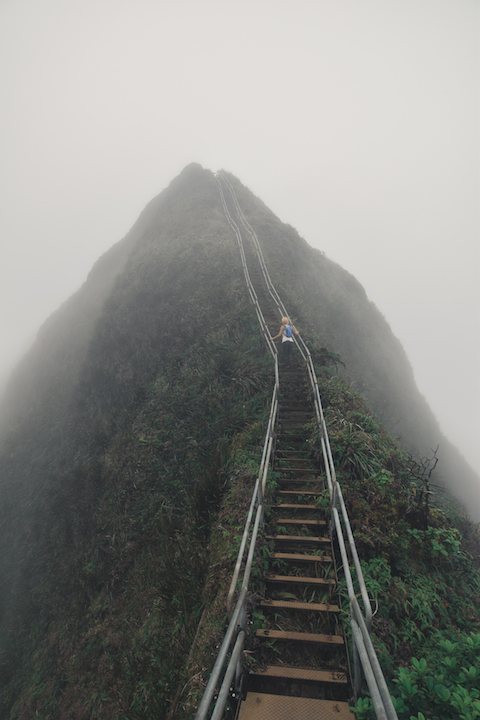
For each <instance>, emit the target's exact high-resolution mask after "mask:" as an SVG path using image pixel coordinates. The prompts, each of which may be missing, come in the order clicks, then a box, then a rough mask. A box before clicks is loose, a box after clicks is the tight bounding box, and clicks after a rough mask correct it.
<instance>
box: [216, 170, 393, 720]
mask: <svg viewBox="0 0 480 720" xmlns="http://www.w3.org/2000/svg"><path fill="white" fill-rule="evenodd" d="M217 176H220V178H221V179H222V180H223V182H224V183H225V184H226V186H227V187H228V189H229V191H230V194H231V197H232V200H233V202H234V205H235V209H236V211H237V214H238V217H239V218H240V221H241V222H242V224H243V226H244V227H245V229H246V230H247V232H248V233H249V235H250V237H251V238H252V242H253V245H254V247H255V249H256V252H257V257H258V260H259V263H260V267H261V270H262V274H263V277H264V280H265V284H266V286H267V289H268V291H269V293H270V296H271V297H272V300H273V302H274V303H275V305H276V306H277V308H278V310H279V312H280V314H281V315H282V316H286V317H288V312H287V310H286V308H285V306H284V304H283V302H282V300H281V298H280V296H279V295H278V293H277V291H276V289H275V287H274V285H273V283H272V281H271V279H270V274H269V272H268V269H267V266H266V264H265V260H264V258H263V253H262V250H261V247H260V243H259V241H258V238H257V235H256V233H255V231H254V229H253V228H252V227H251V225H250V224H249V223H248V221H247V219H246V218H245V216H244V214H243V211H242V209H241V207H240V205H239V203H238V200H237V197H236V193H235V191H234V189H233V187H232V185H231V183H230V181H229V180H228V178H227V177H226V176H225V174H224V173H223V172H222V171H220V172H219V173H217ZM219 184H220V187H221V183H219ZM222 201H223V202H224V203H225V199H224V196H223V190H222ZM225 206H226V203H225ZM237 230H238V228H237ZM239 243H240V244H241V245H242V253H243V244H242V243H241V236H240V240H239ZM243 257H244V254H243ZM245 266H246V263H245ZM247 272H248V271H247ZM255 298H256V295H255ZM257 302H258V301H257ZM262 318H263V315H262ZM297 338H298V340H297ZM297 338H294V340H295V341H296V344H297V346H298V348H299V350H300V353H301V355H302V357H303V359H304V360H305V362H306V366H307V372H308V376H309V380H310V384H311V386H312V390H313V396H314V407H315V413H316V416H317V422H318V425H319V428H320V433H321V447H322V454H323V459H324V466H325V470H326V475H327V484H328V488H329V493H330V500H331V513H332V521H333V526H334V528H335V531H336V535H337V540H338V544H339V548H340V552H341V556H342V562H343V568H344V572H345V578H346V582H347V590H348V596H349V601H350V605H351V608H352V609H353V610H351V616H350V621H351V626H352V650H353V657H354V689H355V692H356V693H358V692H359V690H360V686H361V681H362V677H361V668H363V671H364V672H365V678H366V680H367V684H368V687H369V689H370V693H371V696H372V702H373V705H374V709H375V713H376V715H377V719H378V720H384V719H385V720H398V719H397V714H396V712H395V709H394V707H393V704H392V701H391V698H390V694H389V692H388V689H387V686H386V683H385V679H384V677H383V673H382V671H381V668H380V665H379V663H378V659H377V657H376V655H375V651H374V649H373V645H372V644H371V640H370V637H369V632H370V628H371V622H372V609H371V603H370V598H369V597H368V592H367V588H366V585H365V579H364V577H363V572H362V568H361V565H360V560H359V557H358V553H357V549H356V545H355V540H354V537H353V532H352V529H351V526H350V520H349V517H348V513H347V509H346V507H345V502H344V499H343V495H342V490H341V487H340V484H339V482H338V480H337V477H336V473H335V465H334V462H333V455H332V450H331V446H330V440H329V436H328V430H327V426H326V423H325V417H324V414H323V408H322V401H321V398H320V392H319V389H318V381H317V378H316V375H315V368H314V365H313V361H312V358H311V354H310V351H309V350H308V348H307V346H306V345H305V343H304V341H303V338H302V337H301V336H300V335H298V336H297ZM263 489H264V485H263V488H262V496H263ZM338 506H340V510H341V514H342V519H343V525H344V527H345V532H346V535H347V541H348V545H349V548H350V552H351V555H352V558H353V564H354V568H355V572H356V577H357V581H358V584H359V587H360V593H361V596H362V600H363V604H364V611H365V617H363V615H362V613H361V611H360V607H359V605H358V602H357V599H356V596H355V591H354V587H353V581H352V576H351V572H350V565H349V561H348V556H347V552H346V547H345V538H344V531H343V528H342V523H341V521H340V515H339V512H338ZM354 615H355V617H354Z"/></svg>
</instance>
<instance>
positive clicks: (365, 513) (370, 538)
mask: <svg viewBox="0 0 480 720" xmlns="http://www.w3.org/2000/svg"><path fill="white" fill-rule="evenodd" d="M322 394H323V397H324V399H325V417H326V421H327V425H328V427H329V434H330V441H331V444H332V449H333V454H334V460H335V463H336V467H337V476H338V479H339V481H340V483H341V485H342V488H343V493H344V497H345V501H346V504H347V507H348V509H349V514H350V518H351V521H352V525H353V529H354V533H355V539H356V543H357V547H358V549H359V554H360V557H361V561H362V567H363V572H364V576H365V581H366V584H367V590H368V592H369V595H370V597H371V598H372V599H373V601H374V603H375V607H374V610H376V612H375V616H374V621H373V640H374V645H375V647H376V650H377V652H378V655H379V660H380V664H381V666H382V668H383V670H384V672H386V674H387V679H388V681H389V685H390V689H391V693H392V695H393V697H394V698H395V704H396V709H397V713H398V716H399V718H400V720H404V719H405V720H409V719H410V717H414V718H415V720H417V718H418V719H419V720H420V719H421V714H422V713H423V715H424V718H425V719H426V720H448V719H449V718H452V720H453V719H454V718H462V719H463V720H473V718H476V717H480V703H479V702H478V697H479V693H478V690H476V689H475V688H476V687H478V677H479V675H480V616H479V613H478V608H479V607H480V572H479V567H480V562H479V561H480V538H479V534H478V528H477V527H475V526H474V525H473V524H472V523H471V522H470V521H468V520H467V519H466V518H465V517H464V516H462V514H459V511H458V509H457V508H456V506H455V505H454V504H453V503H452V502H451V500H449V499H448V497H447V496H446V495H445V493H444V491H442V489H441V488H438V487H436V486H434V485H433V484H432V482H431V469H432V466H433V465H434V464H435V461H433V462H432V461H423V462H419V461H415V460H414V458H412V457H411V456H410V455H409V454H408V453H406V452H405V451H404V450H402V449H400V448H399V446H398V444H397V443H396V442H395V441H394V440H393V439H392V438H391V437H390V436H389V435H388V434H387V433H386V432H385V431H384V430H383V429H382V428H381V426H380V425H379V423H378V421H377V420H376V419H375V417H374V416H373V415H372V414H371V413H370V412H369V410H368V408H367V407H366V406H365V403H364V401H363V399H362V398H361V397H360V396H359V395H358V394H357V393H355V392H354V391H353V390H352V388H351V387H350V386H348V385H347V384H345V383H344V381H343V380H341V378H339V377H330V378H325V380H324V383H323V392H322ZM417 657H420V658H421V659H420V660H417V659H416V658H417ZM355 710H356V712H357V717H358V718H368V720H372V719H373V718H375V714H374V713H373V710H372V708H371V703H370V700H369V699H368V697H362V698H361V699H360V700H359V702H358V703H357V705H356V707H355Z"/></svg>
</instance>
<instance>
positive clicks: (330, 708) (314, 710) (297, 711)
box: [238, 692, 355, 720]
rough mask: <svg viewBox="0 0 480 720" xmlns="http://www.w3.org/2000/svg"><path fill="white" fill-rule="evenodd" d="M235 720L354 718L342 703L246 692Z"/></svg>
mask: <svg viewBox="0 0 480 720" xmlns="http://www.w3.org/2000/svg"><path fill="white" fill-rule="evenodd" d="M238 720H355V715H353V714H352V713H351V712H350V710H349V706H348V703H346V702H337V701H336V700H312V699H311V698H302V697H291V696H287V695H269V694H267V693H252V692H249V693H247V697H246V698H245V700H244V701H243V702H242V705H241V707H240V713H239V715H238Z"/></svg>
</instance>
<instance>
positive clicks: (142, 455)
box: [0, 164, 480, 718]
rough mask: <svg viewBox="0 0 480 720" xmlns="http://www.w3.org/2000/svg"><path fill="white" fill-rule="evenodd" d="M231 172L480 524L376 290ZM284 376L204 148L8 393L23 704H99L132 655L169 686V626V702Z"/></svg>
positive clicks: (11, 668) (15, 691)
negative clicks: (266, 342) (235, 494)
mask: <svg viewBox="0 0 480 720" xmlns="http://www.w3.org/2000/svg"><path fill="white" fill-rule="evenodd" d="M229 178H230V181H231V182H232V184H233V186H234V188H235V191H236V193H237V196H238V199H239V202H240V204H241V206H242V209H243V211H244V213H245V215H246V217H247V219H248V220H249V222H250V223H251V225H252V226H254V227H255V230H256V232H257V235H258V238H259V242H260V244H261V247H262V250H263V253H264V256H265V259H266V263H267V266H268V268H269V272H270V275H271V277H272V280H273V283H274V284H275V286H276V288H277V290H278V292H279V293H280V295H281V296H282V298H283V299H284V302H285V304H286V306H287V307H288V308H289V310H290V312H291V315H292V319H293V321H294V323H295V325H296V326H297V327H298V328H299V329H300V330H301V332H302V335H303V336H304V337H305V339H306V341H307V342H308V343H309V344H310V345H311V347H312V348H316V349H320V348H321V347H324V348H327V349H328V351H329V352H331V353H336V354H339V356H340V358H341V361H342V362H343V363H344V369H343V370H341V374H342V375H343V376H344V377H345V378H346V379H347V380H348V381H349V382H351V383H352V386H353V388H354V389H356V390H357V391H358V392H359V393H360V394H361V395H362V396H363V398H364V399H365V401H366V403H367V404H368V406H369V407H370V409H371V410H372V411H373V413H374V415H375V416H376V418H377V419H378V420H379V421H380V422H381V423H382V424H383V425H384V426H385V427H386V428H387V429H388V430H390V431H391V433H392V434H393V435H394V436H395V437H398V438H399V439H400V443H401V445H402V447H404V448H405V449H406V450H408V451H409V452H410V453H411V454H412V455H414V456H417V457H419V458H423V457H432V455H433V453H434V451H435V449H436V448H437V447H438V452H437V457H438V459H439V462H438V466H437V468H436V470H435V476H434V478H435V482H438V483H439V484H441V485H442V486H444V487H446V488H448V489H449V491H450V492H451V493H452V495H453V496H454V497H455V498H457V499H460V500H461V501H462V502H463V503H465V505H466V507H467V511H468V514H469V516H470V518H471V519H473V520H475V521H478V520H479V519H480V497H479V495H480V493H479V488H480V485H479V482H480V481H479V479H478V477H477V476H476V475H475V473H474V472H473V470H472V469H471V468H470V467H469V466H468V464H467V463H466V462H465V460H464V459H463V458H462V457H461V455H460V454H459V453H458V451H457V450H456V448H454V447H453V446H452V445H451V443H449V442H448V440H447V439H446V438H445V437H444V436H443V435H442V434H441V432H440V430H439V427H438V423H437V422H436V420H435V418H434V416H433V414H432V412H431V410H430V409H429V407H428V404H427V403H426V401H425V399H424V398H423V397H422V395H421V394H420V393H419V391H418V389H417V387H416V385H415V381H414V377H413V372H412V368H411V365H410V363H409V361H408V358H407V357H406V354H405V352H404V350H403V348H402V346H401V344H400V342H399V341H398V339H397V338H396V337H394V335H393V333H392V332H391V330H390V328H389V325H388V323H387V321H386V320H385V318H384V317H383V316H382V314H381V313H380V312H379V310H378V309H377V308H376V306H375V305H374V304H373V303H372V302H370V301H369V300H368V297H367V294H366V292H365V290H364V288H363V287H362V286H361V285H360V284H359V282H358V281H357V280H356V279H355V278H354V277H353V276H352V275H351V274H350V273H348V272H347V271H345V270H344V269H343V268H341V267H340V266H339V265H338V264H336V263H334V262H332V261H331V260H329V259H328V258H326V257H325V256H324V255H323V254H322V253H321V252H320V251H318V250H315V249H313V248H311V247H310V246H309V245H308V243H307V242H306V241H305V240H304V239H302V238H301V237H300V236H299V235H298V233H297V232H296V231H295V230H294V228H292V227H290V226H289V225H285V224H283V223H281V222H280V221H279V220H278V219H277V218H276V217H275V216H274V215H273V213H272V212H271V211H270V210H269V209H268V208H267V207H266V206H265V205H264V203H263V202H262V201H261V200H260V199H259V198H257V197H255V196H254V195H253V194H252V193H251V192H250V191H249V190H248V189H247V188H246V187H245V186H243V185H242V184H241V183H240V181H239V180H237V179H236V178H234V177H233V176H229ZM279 322H280V318H279ZM269 377H270V375H269V369H268V367H267V365H266V362H265V357H264V353H263V349H262V341H261V337H260V334H259V331H258V328H257V326H256V321H255V317H254V315H253V311H252V309H251V307H250V305H249V302H248V297H247V294H246V289H245V284H244V279H243V275H242V269H241V262H240V257H239V254H238V250H237V247H236V244H235V240H234V237H233V236H232V232H231V229H230V227H229V225H228V223H227V221H226V219H225V215H224V213H223V209H222V205H221V202H220V197H219V193H218V187H217V182H216V179H215V176H214V175H213V173H212V172H210V171H209V170H205V169H203V168H202V167H201V166H200V165H197V164H191V165H189V166H187V167H186V168H185V169H184V170H183V172H182V173H181V174H180V175H179V176H178V177H177V178H175V179H174V180H173V181H172V183H171V184H170V185H169V187H168V188H167V189H165V190H164V191H163V192H162V193H161V194H160V195H158V196H157V197H156V198H154V199H153V200H152V201H151V202H150V203H149V204H148V205H147V207H146V208H145V210H144V211H143V213H142V214H141V215H140V217H139V219H138V220H137V222H136V223H135V225H134V226H133V227H132V229H131V230H130V232H129V233H128V234H127V235H126V236H125V238H123V240H121V241H120V242H118V243H117V244H116V245H114V246H113V247H112V248H111V249H110V250H109V251H108V252H107V253H105V254H104V255H103V256H102V257H101V258H100V259H99V260H98V261H97V263H96V264H95V265H94V267H93V268H92V270H91V272H90V274H89V275H88V277H87V279H86V281H85V283H84V285H83V286H82V287H81V288H80V290H79V291H78V292H77V293H75V295H73V296H72V297H71V298H70V299H69V300H68V301H67V302H65V303H64V304H63V305H62V306H61V307H60V308H59V309H58V310H57V311H56V312H55V313H54V314H53V315H52V316H51V317H50V318H49V319H48V321H47V322H46V323H45V324H44V325H43V326H42V328H41V329H40V331H39V333H38V336H37V339H36V342H35V343H34V345H33V347H32V349H31V350H30V351H29V353H27V355H26V356H25V358H24V359H23V360H22V362H21V363H20V364H19V365H18V366H17V368H16V369H15V371H14V373H13V375H12V378H11V380H10V382H9V385H8V387H7V390H6V393H5V397H4V399H3V403H2V409H1V410H2V412H1V418H0V429H1V438H0V451H1V457H0V468H1V483H2V498H3V502H2V507H1V510H0V520H1V523H0V548H1V553H0V572H1V578H2V579H1V581H0V582H1V585H0V590H1V595H0V597H1V609H0V628H1V630H0V642H1V644H2V656H1V658H2V659H1V663H2V664H1V668H2V675H1V677H2V682H3V685H4V688H6V690H5V691H4V699H3V704H4V707H5V708H9V712H11V713H12V714H11V715H9V717H18V718H28V717H33V716H34V715H33V714H34V711H35V709H36V708H38V702H40V700H38V698H41V702H43V703H45V702H47V700H46V698H50V699H49V700H48V702H50V703H51V710H50V711H49V712H51V713H53V714H52V715H48V714H45V717H50V716H52V717H53V716H55V712H57V710H58V708H59V707H62V708H64V709H63V710H62V712H60V711H58V712H59V714H58V717H72V718H73V717H76V718H83V717H91V716H92V715H90V714H89V713H90V712H91V708H90V710H88V708H87V709H85V708H86V707H87V706H86V705H85V704H83V705H82V703H81V700H80V696H81V693H80V691H79V689H78V688H79V687H80V686H82V687H85V688H92V687H93V686H94V684H95V682H96V679H95V677H94V675H95V673H100V675H101V674H102V673H103V675H102V677H103V678H104V682H105V684H108V682H110V683H111V684H113V685H112V686H113V687H114V688H115V687H117V685H118V694H119V697H120V695H121V691H120V688H124V687H125V686H126V685H125V684H126V680H125V678H126V677H127V676H128V673H129V672H131V673H134V672H135V673H137V674H139V675H142V673H143V676H144V677H145V678H150V679H151V683H152V686H153V685H155V683H156V682H160V681H158V680H156V679H154V678H156V677H157V675H158V672H159V671H158V668H156V666H155V663H157V662H158V663H160V660H155V661H154V660H153V659H152V658H153V657H154V653H153V650H152V648H153V647H154V646H155V647H157V646H156V645H155V643H157V644H158V647H157V649H158V652H162V653H164V652H165V650H164V648H165V647H167V646H168V647H170V648H171V650H170V651H169V652H171V653H172V655H171V658H170V657H169V658H166V659H165V667H162V670H161V673H160V676H161V677H162V678H164V679H163V680H162V682H164V683H165V688H166V689H165V692H164V691H163V690H161V688H158V697H159V698H160V699H159V700H158V707H156V708H153V710H156V711H158V712H160V713H162V712H166V710H165V708H166V705H165V702H166V701H165V697H166V696H167V695H168V694H171V690H172V688H174V687H175V683H176V682H178V678H179V677H180V676H179V675H178V673H179V672H180V671H179V670H178V668H179V667H180V666H181V663H182V662H183V663H184V662H185V654H188V652H187V649H188V648H189V647H190V645H189V642H188V639H189V638H190V641H191V635H192V632H193V628H195V627H196V622H198V616H197V614H196V613H198V607H199V605H198V598H199V597H200V596H201V594H202V592H205V590H204V588H205V586H206V585H208V582H211V583H213V584H215V583H219V582H220V581H221V580H222V581H224V577H222V578H217V579H216V580H215V581H214V580H212V579H211V578H212V577H213V576H212V575H211V574H210V575H209V572H210V570H209V568H210V567H211V566H210V565H208V563H210V562H212V561H211V558H210V559H208V560H207V557H206V553H205V547H207V544H208V543H209V542H210V540H209V537H210V535H209V533H210V529H209V528H210V525H211V523H212V522H213V521H212V518H214V517H216V513H217V512H218V508H219V503H220V498H221V496H222V492H223V485H218V483H219V482H220V480H219V478H223V475H222V472H223V471H224V469H225V468H226V467H227V466H228V467H230V466H229V464H228V463H229V460H228V456H229V453H230V452H231V450H230V449H229V448H231V447H234V448H235V449H236V450H238V451H244V452H247V449H249V450H248V451H249V452H250V449H251V448H255V447H256V446H257V445H258V443H259V442H260V438H261V434H262V422H263V420H264V409H265V407H266V405H267V403H268V397H269V392H270V385H269ZM223 482H224V481H223V480H222V483H223ZM215 483H217V485H216V484H215ZM182 508H183V510H182ZM153 558H155V561H153ZM223 561H224V560H222V562H223ZM177 566H178V567H177ZM222 572H223V570H222ZM208 578H210V581H208ZM180 592H181V595H179V594H178V593H180ZM180 597H182V598H183V600H182V602H183V603H184V609H182V606H181V601H180V599H179V598H180ZM140 605H141V606H142V608H143V609H144V611H145V614H144V615H141V616H140V615H137V614H136V613H137V609H136V608H137V606H140ZM132 608H135V609H132ZM138 612H139V611H138ZM142 612H143V610H142ZM182 613H184V618H183V624H182V623H179V621H178V616H179V614H180V615H181V614H182ZM85 616H88V617H89V618H90V620H89V623H90V624H88V623H87V625H85V626H84V625H82V623H83V622H84V620H83V618H84V617H85ZM133 616H134V617H137V621H135V622H138V626H136V629H135V631H134V634H133V635H132V636H129V640H128V643H127V640H126V637H127V635H128V633H129V632H130V630H128V629H127V627H126V626H127V624H129V623H131V622H134V621H132V617H133ZM178 623H179V624H178ZM177 624H178V628H177V630H178V634H177V635H175V642H172V639H171V637H172V626H174V627H177ZM100 626H101V627H102V630H101V631H100V630H98V632H97V631H96V630H95V628H97V629H98V628H100ZM75 628H80V630H78V631H77V630H75ZM140 628H141V632H140ZM148 628H150V630H151V633H150V634H149V635H148V637H149V640H148V643H150V645H149V648H150V650H149V651H148V652H143V651H141V648H142V642H145V643H146V640H142V637H143V636H141V633H144V634H145V637H146V635H147V629H148ZM150 630H149V632H150ZM47 631H48V632H47ZM132 632H133V630H132ZM46 633H47V635H46ZM182 633H183V634H182ZM27 638H28V639H29V641H28V642H29V643H30V646H31V647H33V648H34V650H35V648H36V654H35V652H34V651H32V652H31V653H30V654H29V652H30V650H27V649H26V645H25V643H27ZM45 638H46V641H45ZM169 638H170V639H169ZM148 643H147V644H148ZM152 643H153V644H152ZM162 643H163V645H162ZM27 644H28V643H27ZM160 647H161V648H163V649H162V650H161V651H160V650H159V648H160ZM30 649H31V648H30ZM107 650H108V652H107ZM107 656H108V657H107ZM155 657H157V656H156V655H155ZM140 658H141V659H140ZM92 659H93V660H92ZM92 662H93V666H92V667H93V668H94V669H93V670H92V667H90V664H91V663H92ZM102 663H103V664H102ZM169 665H171V667H167V666H169ZM21 667H23V668H24V673H25V676H26V677H27V676H29V677H30V678H31V677H34V676H35V673H40V675H41V673H42V672H44V673H46V676H45V678H46V679H45V678H44V679H43V680H42V681H41V682H40V681H38V682H39V683H40V685H41V684H42V682H43V685H42V687H43V688H44V689H43V690H42V691H41V692H40V690H38V692H37V695H35V693H34V692H32V691H31V688H30V690H29V691H27V690H26V689H25V688H26V687H27V685H28V682H27V681H25V682H24V681H23V680H21V679H20V680H19V677H20V676H19V672H20V671H19V668H21ZM40 667H44V669H43V670H40V669H39V668H40ZM134 667H135V670H134V669H133V668H134ZM45 668H47V669H46V670H45ZM61 668H63V670H62V672H63V673H64V677H65V678H68V677H70V678H73V677H75V678H76V680H75V682H73V680H71V679H70V680H68V679H65V680H64V681H62V683H63V684H61V685H60V686H59V687H60V690H58V693H57V695H58V697H57V695H55V692H56V691H55V692H54V687H53V685H52V686H50V685H49V682H50V681H51V682H52V683H53V682H54V680H53V679H52V678H54V679H55V682H58V677H59V673H60V670H61ZM95 668H96V670H95ZM156 672H157V675H156V674H155V673H156ZM169 673H171V677H170V675H169ZM29 674H30V675H29ZM49 678H50V680H49ZM165 678H166V679H165ZM29 682H30V681H29ZM31 682H32V683H33V682H34V681H33V680H31ZM35 682H36V681H35ZM82 683H83V685H82ZM115 683H117V685H115ZM19 688H20V689H21V688H23V689H22V690H21V691H20V690H19ZM122 692H123V691H122ZM128 692H129V693H130V694H129V695H128V698H127V699H125V702H124V700H123V699H122V703H124V704H122V703H120V700H118V708H120V707H122V708H123V707H127V706H128V703H130V707H133V705H132V704H134V703H138V707H139V708H140V705H141V700H140V691H139V690H138V687H137V685H135V686H134V684H132V688H131V689H130V690H129V691H128ZM162 692H164V694H163V695H162ZM19 693H20V694H19ZM42 693H43V695H42ZM114 694H115V693H113V695H114ZM113 695H112V697H113ZM164 696H165V697H164ZM52 697H57V700H55V702H56V703H57V705H55V703H54V700H52ZM122 697H123V696H122ZM59 698H60V699H59ZM161 698H163V699H161ZM127 700H128V702H127ZM109 702H111V703H114V700H112V699H111V698H110V700H109ZM115 702H116V701H115ZM36 703H37V704H36ZM105 703H107V700H105ZM107 704H108V703H107ZM49 707H50V706H49ZM105 707H106V706H105ZM112 707H113V705H112ZM135 707H136V706H135ZM12 708H13V709H12ZM55 708H57V709H55ZM66 708H69V709H68V711H67V709H66ZM72 708H73V710H72ZM82 708H83V710H82ZM153 710H152V712H153ZM118 711H120V710H118ZM136 712H137V711H136ZM140 712H141V711H140V709H138V713H140ZM15 713H17V714H15ZM62 713H63V714H62ZM112 713H113V710H112ZM110 716H111V717H114V716H115V715H114V714H112V715H110V714H109V712H107V711H106V710H105V712H104V715H103V717H105V718H107V717H110ZM136 716H137V715H135V717H136Z"/></svg>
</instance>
